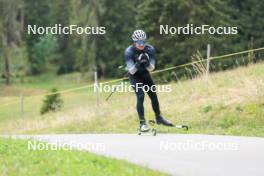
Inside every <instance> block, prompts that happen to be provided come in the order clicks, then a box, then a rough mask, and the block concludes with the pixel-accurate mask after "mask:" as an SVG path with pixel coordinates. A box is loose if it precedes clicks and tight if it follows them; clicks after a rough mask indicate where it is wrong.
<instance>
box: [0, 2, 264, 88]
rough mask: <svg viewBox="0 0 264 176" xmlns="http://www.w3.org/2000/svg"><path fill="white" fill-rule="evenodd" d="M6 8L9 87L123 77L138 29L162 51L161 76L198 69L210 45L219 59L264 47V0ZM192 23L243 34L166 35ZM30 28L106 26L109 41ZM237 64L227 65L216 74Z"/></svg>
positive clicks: (2, 32) (0, 23)
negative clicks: (42, 78) (54, 78)
mask: <svg viewBox="0 0 264 176" xmlns="http://www.w3.org/2000/svg"><path fill="white" fill-rule="evenodd" d="M0 9H1V10H0V40H1V43H0V68H1V69H0V75H1V84H7V85H9V84H11V83H12V82H14V81H15V80H19V81H20V82H23V80H24V78H25V77H27V76H39V75H41V74H45V73H54V74H56V75H62V74H67V73H72V72H79V73H81V75H82V76H84V77H85V76H86V77H88V78H89V77H90V78H92V76H93V71H94V70H97V71H98V75H99V77H100V78H101V79H104V78H113V77H120V76H122V75H123V72H124V71H123V70H120V69H118V67H120V66H122V65H124V50H125V49H126V47H127V46H128V45H130V44H132V40H131V34H132V33H133V31H134V30H136V29H143V30H144V31H145V32H146V33H147V36H148V43H150V44H152V45H153V46H154V47H155V48H156V51H157V55H156V60H157V68H158V69H163V68H167V67H170V66H175V65H180V64H184V63H187V62H190V61H191V56H193V55H194V54H196V53H197V52H198V51H199V52H200V53H201V54H202V55H205V54H206V46H207V44H210V45H211V48H212V55H213V56H217V55H222V54H226V53H232V52H237V51H243V50H248V49H252V48H259V47H262V46H263V43H264V32H263V29H264V11H263V9H264V2H263V1H261V0H226V1H221V0H166V1H160V0H145V1H140V0H133V1H129V0H112V1H111V0H57V1H54V0H45V1H42V0H0ZM187 24H192V25H194V26H200V25H204V24H205V25H210V26H216V27H217V26H226V27H231V26H235V27H237V30H238V33H237V34H235V35H219V34H208V33H205V34H203V35H195V34H189V35H186V34H179V35H161V34H160V25H168V26H186V25H187ZM29 25H31V26H33V25H36V26H43V27H48V26H54V25H61V26H70V25H77V26H83V27H85V26H90V27H104V28H105V34H104V35H87V34H81V35H79V34H76V33H73V34H71V35H67V34H36V35H32V34H30V35H29V34H28V26H29ZM260 58H263V57H261V56H259V55H255V56H254V58H253V59H254V61H257V60H258V59H260ZM219 62H220V61H219ZM223 62H224V63H223ZM244 62H245V61H244ZM212 64H214V63H212ZM235 64H236V63H235V62H234V61H227V60H224V61H221V63H217V64H215V66H214V67H212V70H215V71H217V70H219V69H228V68H232V67H233V66H234V65H235ZM178 73H179V75H180V76H181V74H180V73H181V72H180V70H178Z"/></svg>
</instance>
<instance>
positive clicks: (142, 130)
mask: <svg viewBox="0 0 264 176" xmlns="http://www.w3.org/2000/svg"><path fill="white" fill-rule="evenodd" d="M152 127H153V126H152ZM141 134H152V135H153V136H156V134H157V130H156V129H155V128H154V127H153V128H150V127H149V126H148V124H147V123H146V122H145V121H141V122H140V125H139V128H138V135H141Z"/></svg>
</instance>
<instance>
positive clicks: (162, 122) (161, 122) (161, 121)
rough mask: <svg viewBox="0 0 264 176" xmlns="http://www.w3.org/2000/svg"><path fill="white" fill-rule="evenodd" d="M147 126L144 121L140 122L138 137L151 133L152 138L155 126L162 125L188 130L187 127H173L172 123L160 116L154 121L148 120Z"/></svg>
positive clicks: (154, 134) (155, 131)
mask: <svg viewBox="0 0 264 176" xmlns="http://www.w3.org/2000/svg"><path fill="white" fill-rule="evenodd" d="M148 123H149V126H148V124H147V123H146V122H145V121H142V122H141V123H140V126H139V129H138V135H141V134H143V133H151V134H152V135H153V136H156V135H157V129H156V128H157V125H163V126H167V127H172V128H178V129H184V130H186V131H187V130H189V126H188V125H174V124H173V123H172V122H170V121H169V120H166V119H165V118H163V117H162V116H157V117H156V121H155V120H149V122H148Z"/></svg>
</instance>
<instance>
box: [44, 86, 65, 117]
mask: <svg viewBox="0 0 264 176" xmlns="http://www.w3.org/2000/svg"><path fill="white" fill-rule="evenodd" d="M62 106H63V100H62V99H61V97H60V94H59V93H57V89H55V88H53V89H52V90H51V94H49V95H46V98H45V100H44V101H43V105H42V107H41V110H40V114H45V113H47V112H49V111H57V110H60V109H61V108H62Z"/></svg>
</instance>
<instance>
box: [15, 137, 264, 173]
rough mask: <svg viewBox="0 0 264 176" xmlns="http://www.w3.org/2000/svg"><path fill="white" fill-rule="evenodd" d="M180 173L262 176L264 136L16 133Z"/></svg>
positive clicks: (167, 171) (263, 169) (263, 167)
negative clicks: (30, 134) (29, 134)
mask: <svg viewBox="0 0 264 176" xmlns="http://www.w3.org/2000/svg"><path fill="white" fill-rule="evenodd" d="M15 137H18V138H34V139H36V140H40V141H47V142H48V143H52V144H56V145H57V146H61V147H62V146H64V147H65V146H66V145H65V144H67V146H68V147H73V148H77V149H80V150H88V151H90V152H93V153H97V154H100V155H105V156H110V157H113V158H118V159H125V160H127V161H129V162H132V163H136V164H139V165H142V166H146V167H149V168H152V169H156V170H160V171H163V172H166V173H169V174H171V175H180V176H229V175H230V176H249V175H250V176H263V175H264V165H263V164H264V138H256V137H233V136H215V135H191V134H188V135H182V134H158V135H157V136H151V135H144V136H138V135H136V134H63V135H32V136H28V135H27V136H24V135H17V136H15Z"/></svg>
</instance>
